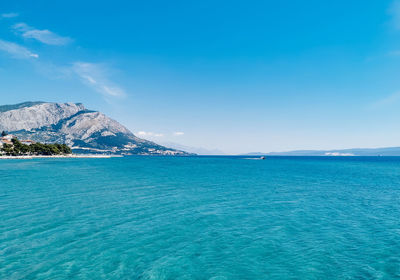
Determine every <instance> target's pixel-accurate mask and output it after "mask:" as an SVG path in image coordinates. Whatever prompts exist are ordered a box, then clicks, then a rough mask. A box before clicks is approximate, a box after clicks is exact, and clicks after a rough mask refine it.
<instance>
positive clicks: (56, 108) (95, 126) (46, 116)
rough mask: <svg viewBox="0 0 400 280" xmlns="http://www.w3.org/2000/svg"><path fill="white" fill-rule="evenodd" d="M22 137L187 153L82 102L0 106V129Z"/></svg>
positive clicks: (94, 147) (76, 146)
mask: <svg viewBox="0 0 400 280" xmlns="http://www.w3.org/2000/svg"><path fill="white" fill-rule="evenodd" d="M3 130H4V131H7V132H8V133H10V134H13V135H15V136H17V137H18V138H21V139H31V140H34V141H37V142H44V143H60V144H67V145H69V146H70V147H71V148H72V150H73V151H74V152H76V153H110V154H139V155H188V153H186V152H184V151H180V150H176V149H172V148H166V147H164V146H162V145H158V144H156V143H154V142H151V141H148V140H144V139H141V138H138V137H136V136H135V135H134V134H133V133H132V132H131V131H129V130H128V129H127V128H126V127H124V126H123V125H121V124H120V123H118V122H117V121H115V120H113V119H111V118H109V117H107V116H106V115H104V114H103V113H101V112H99V111H93V110H89V109H87V108H85V106H84V105H83V104H82V103H70V102H68V103H51V102H42V101H35V102H32V101H29V102H23V103H19V104H14V105H2V106H0V131H3Z"/></svg>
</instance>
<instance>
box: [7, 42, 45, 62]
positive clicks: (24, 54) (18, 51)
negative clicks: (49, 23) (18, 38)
mask: <svg viewBox="0 0 400 280" xmlns="http://www.w3.org/2000/svg"><path fill="white" fill-rule="evenodd" d="M0 50H1V51H4V52H6V53H8V54H9V55H11V56H12V57H14V58H19V59H29V58H38V57H39V55H38V54H36V53H33V52H31V51H30V50H29V49H27V48H25V47H23V46H21V45H18V44H16V43H13V42H9V41H4V40H0Z"/></svg>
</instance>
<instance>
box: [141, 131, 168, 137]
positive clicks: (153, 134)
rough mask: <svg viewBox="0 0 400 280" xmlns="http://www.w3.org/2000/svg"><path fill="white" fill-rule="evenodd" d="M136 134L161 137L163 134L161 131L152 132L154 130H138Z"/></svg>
mask: <svg viewBox="0 0 400 280" xmlns="http://www.w3.org/2000/svg"><path fill="white" fill-rule="evenodd" d="M136 134H137V135H138V136H141V137H163V136H164V134H162V133H154V132H146V131H138V132H137V133H136Z"/></svg>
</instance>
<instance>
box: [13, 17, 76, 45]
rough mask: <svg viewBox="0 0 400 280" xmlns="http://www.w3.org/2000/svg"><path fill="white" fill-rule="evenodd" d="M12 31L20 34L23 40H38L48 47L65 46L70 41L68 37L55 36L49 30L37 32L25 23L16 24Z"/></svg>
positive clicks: (37, 30)
mask: <svg viewBox="0 0 400 280" xmlns="http://www.w3.org/2000/svg"><path fill="white" fill-rule="evenodd" d="M13 28H14V30H16V31H18V32H19V33H21V35H22V37H24V38H31V39H35V40H38V41H40V42H42V43H44V44H48V45H58V46H60V45H66V44H68V43H70V42H71V41H72V39H71V38H69V37H62V36H60V35H57V34H55V33H53V32H51V31H50V30H47V29H44V30H39V29H35V28H33V27H31V26H29V25H27V24H26V23H17V24H15V25H14V26H13Z"/></svg>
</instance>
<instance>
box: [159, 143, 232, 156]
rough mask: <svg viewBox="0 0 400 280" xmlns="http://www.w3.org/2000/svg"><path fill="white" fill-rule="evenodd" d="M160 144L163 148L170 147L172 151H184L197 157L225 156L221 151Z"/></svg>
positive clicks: (174, 144)
mask: <svg viewBox="0 0 400 280" xmlns="http://www.w3.org/2000/svg"><path fill="white" fill-rule="evenodd" d="M160 144H161V145H163V146H165V147H170V148H173V149H177V150H182V151H186V152H188V153H193V154H197V155H207V156H214V155H218V156H221V155H226V154H225V153H224V152H223V151H221V150H218V149H205V148H199V147H191V146H185V145H182V144H178V143H174V142H160Z"/></svg>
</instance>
